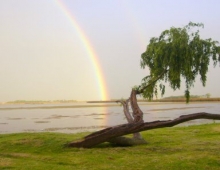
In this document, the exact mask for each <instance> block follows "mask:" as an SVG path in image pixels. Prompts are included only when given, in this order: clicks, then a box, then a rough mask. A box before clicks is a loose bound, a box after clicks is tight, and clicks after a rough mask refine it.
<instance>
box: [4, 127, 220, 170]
mask: <svg viewBox="0 0 220 170" xmlns="http://www.w3.org/2000/svg"><path fill="white" fill-rule="evenodd" d="M142 134H143V136H144V138H145V139H146V140H147V141H148V144H147V145H141V146H135V147H113V146H110V145H109V144H108V143H105V144H102V145H99V146H97V147H96V148H92V149H78V148H65V147H64V144H65V143H67V142H70V141H72V140H76V139H79V138H80V137H83V136H84V135H85V133H84V134H83V133H81V134H61V133H20V134H1V135H0V169H1V170H2V169H18V170H27V169H32V170H35V169H36V170H42V169H51V170H73V169H89V170H91V169H94V170H96V169H106V170H108V169H110V170H114V169H126V170H134V169H135V170H138V169H150V170H151V169H152V170H153V169H160V170H161V169H178V170H179V169H187V170H188V169H200V170H203V169H204V170H207V169H212V170H215V169H216V170H217V169H220V124H209V125H199V126H190V127H175V128H164V129H157V130H151V131H147V132H143V133H142Z"/></svg>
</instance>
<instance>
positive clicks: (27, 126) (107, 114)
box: [0, 102, 220, 134]
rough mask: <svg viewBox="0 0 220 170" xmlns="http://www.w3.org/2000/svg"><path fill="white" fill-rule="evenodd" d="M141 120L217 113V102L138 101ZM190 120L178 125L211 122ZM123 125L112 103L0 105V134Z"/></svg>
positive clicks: (219, 111)
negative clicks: (199, 113)
mask: <svg viewBox="0 0 220 170" xmlns="http://www.w3.org/2000/svg"><path fill="white" fill-rule="evenodd" d="M139 105H140V108H141V109H142V111H143V112H144V121H145V122H151V121H155V120H169V119H174V118H177V117H179V116H180V115H186V114H191V113H198V112H208V113H215V114H220V102H198V103H193V102H192V103H190V104H186V103H179V102H172V103H171V102H170V103H168V102H164V103H158V102H142V103H139ZM213 122H219V121H213V120H205V119H199V120H193V121H189V122H186V123H183V124H180V125H179V126H189V125H193V124H204V123H213ZM123 123H127V120H126V119H125V116H124V113H123V108H122V106H120V104H114V103H107V104H106V103H98V104H97V103H86V102H75V103H68V104H67V103H66V104H32V105H31V104H23V105H22V104H17V105H0V133H1V134H4V133H19V132H62V133H76V132H84V131H95V130H100V129H103V128H106V127H109V126H114V125H119V124H123Z"/></svg>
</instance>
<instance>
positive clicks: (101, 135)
mask: <svg viewBox="0 0 220 170" xmlns="http://www.w3.org/2000/svg"><path fill="white" fill-rule="evenodd" d="M194 119H214V120H220V114H210V113H205V112H201V113H194V114H189V115H183V116H180V117H179V118H176V119H174V120H165V121H154V122H145V123H144V122H142V121H139V122H135V123H127V124H122V125H118V126H113V127H109V128H106V129H103V130H100V131H97V132H94V133H92V134H90V135H88V136H86V137H85V138H84V139H83V140H81V141H76V142H71V143H69V144H68V146H69V147H78V148H80V147H83V148H90V147H93V146H95V145H97V144H100V143H103V142H107V141H111V140H112V139H114V138H117V137H120V136H123V135H127V134H132V133H137V132H141V131H146V130H151V129H157V128H164V127H172V126H175V125H177V124H180V123H183V122H187V121H190V120H194Z"/></svg>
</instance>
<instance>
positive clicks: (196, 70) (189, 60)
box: [139, 22, 220, 101]
mask: <svg viewBox="0 0 220 170" xmlns="http://www.w3.org/2000/svg"><path fill="white" fill-rule="evenodd" d="M200 27H201V28H204V25H203V24H202V23H193V22H190V23H189V24H188V25H186V26H185V27H183V28H175V27H171V28H170V29H169V30H165V31H163V32H162V33H161V35H160V36H159V37H158V38H157V37H153V38H151V39H150V43H149V45H148V46H147V49H146V51H145V52H144V53H143V54H142V55H141V68H145V67H148V68H149V70H150V75H149V76H147V77H145V78H144V79H143V80H142V84H141V86H140V88H139V93H142V95H143V97H145V98H148V99H152V98H153V95H157V93H158V90H157V83H158V82H162V81H165V82H168V83H169V84H170V87H171V88H172V89H173V90H176V89H180V87H181V80H185V84H186V88H187V91H186V93H185V96H186V99H187V101H188V100H189V97H190V92H189V90H190V87H192V86H193V84H194V82H195V79H196V77H197V76H198V75H200V80H201V82H202V84H203V86H205V83H206V80H207V77H206V74H207V72H208V66H209V62H210V59H212V60H213V63H214V66H216V65H217V63H218V62H219V63H220V47H219V46H218V45H217V44H218V42H217V41H213V40H212V39H211V38H209V39H202V38H201V37H200V35H199V28H200ZM159 89H160V91H161V95H163V94H164V93H165V86H164V85H161V84H160V85H159Z"/></svg>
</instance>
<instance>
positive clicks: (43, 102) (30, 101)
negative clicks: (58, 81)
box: [6, 100, 77, 104]
mask: <svg viewBox="0 0 220 170" xmlns="http://www.w3.org/2000/svg"><path fill="white" fill-rule="evenodd" d="M72 102H77V100H15V101H9V102H6V103H7V104H45V103H72Z"/></svg>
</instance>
